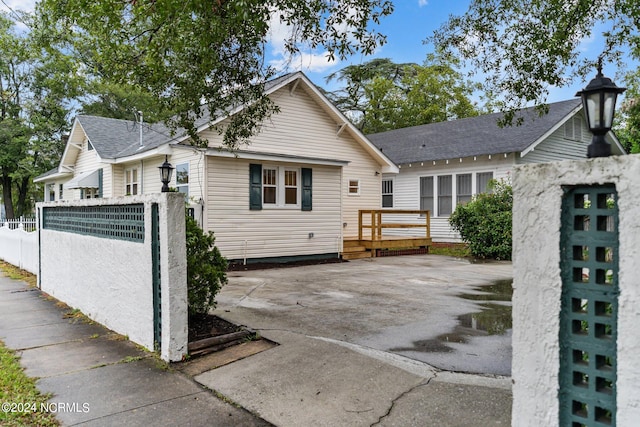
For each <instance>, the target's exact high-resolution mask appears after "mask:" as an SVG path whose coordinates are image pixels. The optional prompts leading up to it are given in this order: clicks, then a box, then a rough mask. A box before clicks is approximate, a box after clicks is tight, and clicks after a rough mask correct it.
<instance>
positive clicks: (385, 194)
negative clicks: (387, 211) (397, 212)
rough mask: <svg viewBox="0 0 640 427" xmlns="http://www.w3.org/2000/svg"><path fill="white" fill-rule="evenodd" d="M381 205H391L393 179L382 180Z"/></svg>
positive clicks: (390, 206) (387, 206) (389, 206)
mask: <svg viewBox="0 0 640 427" xmlns="http://www.w3.org/2000/svg"><path fill="white" fill-rule="evenodd" d="M382 207H383V208H392V207H393V180H392V179H383V180H382Z"/></svg>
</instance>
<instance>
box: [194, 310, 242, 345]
mask: <svg viewBox="0 0 640 427" xmlns="http://www.w3.org/2000/svg"><path fill="white" fill-rule="evenodd" d="M242 330H243V328H242V326H238V325H235V324H233V323H231V322H227V321H226V320H224V319H221V318H220V317H218V316H215V315H213V314H206V315H195V316H189V342H194V341H198V340H201V339H204V338H210V337H217V336H220V335H226V334H231V333H233V332H238V331H242Z"/></svg>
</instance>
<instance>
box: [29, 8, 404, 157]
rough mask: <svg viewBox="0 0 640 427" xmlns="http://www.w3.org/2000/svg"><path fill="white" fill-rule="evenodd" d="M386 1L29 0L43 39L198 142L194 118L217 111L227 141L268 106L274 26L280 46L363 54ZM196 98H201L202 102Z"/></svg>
mask: <svg viewBox="0 0 640 427" xmlns="http://www.w3.org/2000/svg"><path fill="white" fill-rule="evenodd" d="M392 10H393V4H392V2H391V1H389V0H314V1H308V0H267V1H264V0H225V1H211V0H192V1H188V2H185V1H183V0H166V1H162V2H157V1H153V0H138V1H88V0H42V1H40V2H38V4H37V5H36V11H37V14H38V17H39V21H38V26H39V28H41V30H42V31H41V32H42V33H43V34H45V35H46V34H49V36H48V37H43V38H42V41H43V45H44V46H45V47H46V48H47V49H50V48H53V49H56V50H59V51H67V52H73V54H74V56H75V57H76V58H78V59H79V60H81V61H82V62H83V63H84V64H85V65H86V72H87V73H91V74H93V75H96V76H100V77H101V78H104V79H105V80H106V81H109V82H112V83H116V84H126V85H131V86H135V87H139V88H141V90H143V91H144V92H146V93H150V94H152V95H153V96H154V97H155V99H156V101H157V103H158V104H159V107H160V111H173V112H176V113H177V115H176V116H173V117H172V118H171V119H170V120H169V121H168V122H167V124H168V125H169V126H170V127H172V128H173V129H174V130H177V129H179V128H183V129H185V130H186V131H187V133H188V134H189V135H190V136H191V137H192V139H193V140H194V142H195V143H199V144H203V145H204V143H205V141H202V140H201V139H200V138H199V137H198V135H197V133H196V126H195V122H196V121H197V120H198V119H200V118H202V117H203V116H204V115H205V114H207V112H209V113H210V114H211V119H212V120H215V119H217V118H218V117H224V116H226V115H227V113H228V112H229V111H232V110H236V109H237V108H238V107H239V106H247V105H250V106H251V108H250V109H249V110H245V111H243V113H242V114H238V115H233V116H232V117H231V118H230V120H229V121H228V122H227V123H225V125H224V127H223V128H220V129H219V131H220V132H221V133H224V142H225V144H227V146H229V147H231V148H234V147H235V146H236V145H237V144H239V143H242V142H246V141H247V139H248V138H250V137H251V136H252V135H254V134H255V133H256V132H257V131H258V130H259V124H260V123H262V122H263V120H264V119H265V118H266V117H268V116H269V114H271V113H272V112H273V111H274V104H273V102H271V101H270V100H269V98H268V97H267V96H265V95H264V90H263V89H264V82H266V81H267V80H269V79H271V78H272V77H275V76H277V75H278V74H279V73H282V72H283V70H275V69H274V68H273V67H271V66H269V65H266V64H265V54H266V52H265V49H266V48H267V43H266V42H267V41H268V39H269V33H270V31H271V30H276V28H273V26H274V25H281V26H282V27H283V28H284V29H286V31H288V34H287V38H286V40H285V45H284V50H285V51H286V54H288V55H295V54H297V53H299V52H300V50H301V49H302V47H303V46H304V47H305V48H309V49H312V50H315V49H318V50H319V49H320V48H323V49H324V50H325V51H326V52H327V57H328V59H333V58H336V57H337V58H341V59H343V58H346V57H347V56H348V55H351V54H354V53H357V52H361V53H364V54H369V53H372V52H373V51H374V49H375V48H376V47H378V46H380V45H381V44H383V43H384V42H385V37H384V36H383V35H382V34H380V33H379V32H377V31H376V30H375V29H374V28H373V27H374V25H379V23H380V19H381V18H382V17H384V16H385V15H388V14H390V13H391V12H392ZM203 101H204V104H203Z"/></svg>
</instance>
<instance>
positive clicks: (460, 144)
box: [367, 99, 581, 164]
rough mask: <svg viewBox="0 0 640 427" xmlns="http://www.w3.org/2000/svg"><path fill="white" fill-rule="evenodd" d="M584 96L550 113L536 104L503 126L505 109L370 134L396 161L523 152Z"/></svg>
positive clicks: (567, 115)
mask: <svg viewBox="0 0 640 427" xmlns="http://www.w3.org/2000/svg"><path fill="white" fill-rule="evenodd" d="M580 106H581V101H580V99H572V100H568V101H562V102H556V103H553V104H549V112H548V114H545V115H542V116H539V115H538V112H537V111H536V110H535V108H533V107H532V108H527V109H524V110H522V111H520V112H519V113H518V114H517V115H516V118H518V117H521V118H522V119H523V123H522V124H521V125H519V126H516V125H514V126H505V127H502V128H501V127H499V126H498V124H497V123H498V120H499V119H500V118H502V117H503V114H502V113H494V114H486V115H482V116H477V117H469V118H466V119H460V120H455V121H449V122H440V123H432V124H427V125H421V126H413V127H408V128H403V129H396V130H392V131H388V132H381V133H377V134H371V135H367V137H368V138H369V139H370V140H371V141H372V142H373V143H374V144H375V145H376V146H377V147H378V148H380V149H381V150H382V151H383V152H384V153H385V154H386V155H387V156H389V157H390V158H391V159H392V160H393V161H394V162H396V164H407V163H411V162H419V161H431V160H445V159H455V158H462V157H470V156H479V155H486V154H501V153H512V152H522V151H524V150H526V149H527V148H529V147H530V146H535V145H536V144H538V143H540V142H541V140H543V139H544V137H545V135H548V134H549V133H550V132H553V131H554V130H555V129H557V128H558V127H559V126H560V125H561V124H562V123H564V122H566V121H567V120H568V119H569V118H571V117H573V115H575V114H576V113H577V112H579V111H580Z"/></svg>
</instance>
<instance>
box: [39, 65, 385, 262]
mask: <svg viewBox="0 0 640 427" xmlns="http://www.w3.org/2000/svg"><path fill="white" fill-rule="evenodd" d="M265 91H266V93H267V94H268V95H269V96H270V97H271V99H272V100H273V101H274V102H275V104H276V105H277V106H278V107H279V108H280V112H279V113H277V114H274V115H273V116H272V117H271V118H270V119H269V120H267V121H266V122H265V123H263V125H262V126H261V131H260V133H259V134H258V135H257V136H255V137H254V138H252V140H251V143H250V144H249V145H246V146H242V147H241V148H240V149H239V150H237V151H234V152H230V151H228V150H227V149H225V148H224V147H223V146H222V137H221V136H220V135H219V134H218V132H217V131H215V130H213V129H212V128H211V123H210V122H209V117H204V118H203V119H201V120H200V121H199V122H198V123H196V125H197V126H198V130H199V134H200V135H201V136H202V137H203V138H206V139H208V141H209V147H208V148H196V147H193V146H191V145H190V142H189V141H190V140H189V139H188V137H186V136H176V137H173V138H172V137H171V136H170V132H169V130H168V129H167V128H165V127H164V126H162V125H153V126H146V125H145V126H143V131H142V132H141V133H140V126H139V125H138V124H136V123H135V122H130V121H125V120H116V119H107V118H101V117H92V116H78V117H77V118H76V119H75V122H74V124H73V127H72V130H71V133H70V135H69V140H68V142H67V146H66V148H65V150H64V154H63V156H62V159H61V160H60V165H59V166H58V168H56V169H54V170H53V171H50V172H48V173H46V174H44V175H41V176H40V177H38V178H37V179H35V180H34V181H35V182H41V183H43V184H44V185H45V201H50V200H56V201H57V200H66V199H82V198H93V197H105V198H106V197H120V196H126V195H136V194H143V193H153V192H159V191H160V189H161V186H162V184H161V182H160V175H159V171H158V167H159V166H160V165H161V164H162V163H163V162H164V160H165V156H167V158H168V160H169V162H170V163H172V165H173V166H174V167H175V171H174V174H173V178H172V182H171V184H170V186H172V187H175V188H176V189H177V190H178V191H180V192H183V193H184V194H185V196H186V197H187V200H188V203H189V204H190V205H191V207H192V208H193V212H194V214H195V216H196V217H197V218H198V219H199V220H200V221H201V224H202V226H203V228H204V229H205V230H211V231H213V232H215V236H216V246H218V248H220V250H221V252H222V254H223V255H224V256H226V257H227V258H229V259H231V260H245V259H246V260H249V261H251V260H260V259H274V258H279V259H288V258H304V257H319V256H323V257H324V256H336V254H337V253H338V252H341V251H342V242H343V238H344V237H346V236H355V235H357V234H358V210H359V209H377V208H379V207H380V204H381V200H382V196H381V191H380V188H381V178H382V174H384V173H390V174H393V173H397V172H398V168H397V167H396V166H395V164H394V163H393V162H392V161H391V160H389V158H387V157H386V156H385V155H384V154H382V153H381V152H380V150H378V149H377V148H376V147H375V146H374V145H373V144H371V143H370V141H369V140H368V139H367V138H366V137H364V135H362V134H361V133H360V132H359V131H358V130H357V129H356V128H355V127H354V126H353V125H352V124H351V123H350V122H349V121H348V120H347V119H346V118H345V116H344V115H343V114H342V113H340V111H338V110H337V109H336V108H335V106H334V105H333V104H332V103H331V102H330V101H328V100H327V98H326V97H325V96H324V95H323V94H322V93H321V92H320V91H319V90H318V88H317V87H316V86H315V85H314V84H313V83H311V81H310V80H308V78H307V77H306V76H305V75H304V74H303V73H299V72H298V73H294V74H289V75H286V76H283V77H281V78H278V79H276V80H273V81H270V82H269V83H267V84H266V86H265ZM213 124H224V118H223V119H220V120H217V121H215V122H214V123H213Z"/></svg>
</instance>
